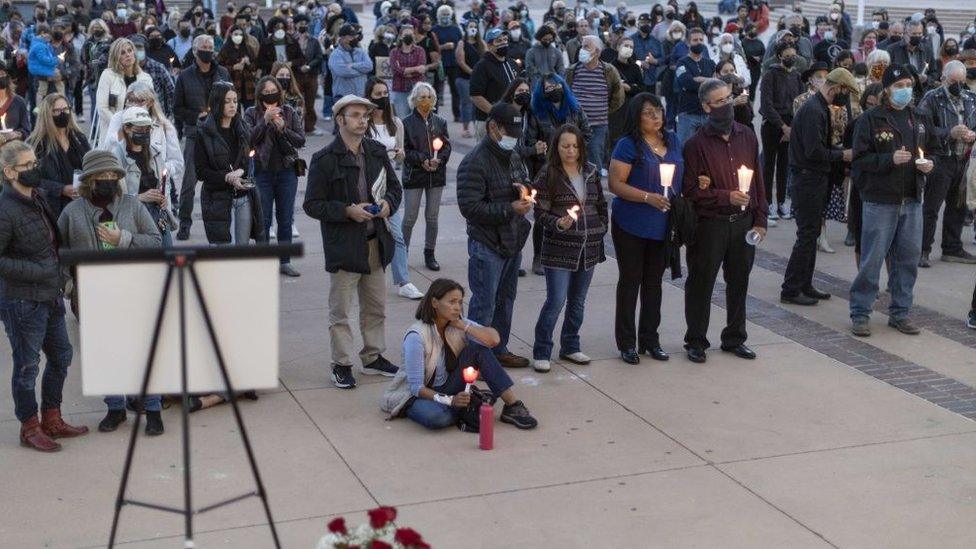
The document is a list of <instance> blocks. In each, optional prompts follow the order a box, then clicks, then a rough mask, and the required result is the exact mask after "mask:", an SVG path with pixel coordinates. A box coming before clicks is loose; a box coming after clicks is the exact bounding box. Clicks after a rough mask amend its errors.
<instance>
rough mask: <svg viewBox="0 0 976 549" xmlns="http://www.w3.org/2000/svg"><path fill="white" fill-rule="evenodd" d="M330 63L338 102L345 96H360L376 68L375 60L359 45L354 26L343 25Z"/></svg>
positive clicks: (334, 96)
mask: <svg viewBox="0 0 976 549" xmlns="http://www.w3.org/2000/svg"><path fill="white" fill-rule="evenodd" d="M374 44H375V42H374ZM370 48H371V49H372V46H370ZM376 53H382V52H376ZM328 63H329V73H331V74H332V97H333V98H335V99H336V100H338V99H339V98H341V97H342V96H345V95H358V94H359V93H360V92H361V90H362V89H363V87H364V86H365V85H366V79H367V78H369V75H370V74H371V73H372V72H373V67H374V65H373V60H372V59H370V56H369V55H367V54H366V52H365V51H364V50H363V48H362V47H361V46H360V45H359V39H358V33H357V32H356V28H355V27H353V26H352V25H343V26H342V28H340V29H339V40H338V42H337V47H336V48H335V50H333V51H332V53H331V54H329V62H328Z"/></svg>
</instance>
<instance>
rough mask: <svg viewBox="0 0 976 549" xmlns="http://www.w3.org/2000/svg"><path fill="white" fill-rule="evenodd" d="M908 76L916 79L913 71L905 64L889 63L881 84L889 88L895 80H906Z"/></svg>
mask: <svg viewBox="0 0 976 549" xmlns="http://www.w3.org/2000/svg"><path fill="white" fill-rule="evenodd" d="M906 78H907V79H910V80H914V78H912V73H911V72H910V71H909V70H908V69H907V68H905V66H904V65H888V68H887V69H885V71H884V75H883V76H882V77H881V85H882V86H884V87H886V88H887V87H890V86H891V85H892V84H894V83H895V82H898V81H899V80H905V79H906Z"/></svg>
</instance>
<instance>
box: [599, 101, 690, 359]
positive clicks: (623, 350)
mask: <svg viewBox="0 0 976 549" xmlns="http://www.w3.org/2000/svg"><path fill="white" fill-rule="evenodd" d="M661 164H674V165H675V170H674V177H672V179H671V185H672V187H671V189H670V191H669V192H667V193H666V192H665V189H664V188H663V187H662V186H661V172H660V166H661ZM682 168H683V160H682V157H681V148H680V147H679V146H678V140H677V138H676V137H675V135H674V134H673V133H672V132H669V131H667V130H665V129H664V107H663V105H662V104H661V100H660V99H658V98H657V96H655V95H652V94H650V93H640V94H637V95H635V96H634V97H633V98H632V99H631V100H630V102H628V103H627V118H626V121H625V122H624V128H623V137H621V138H620V140H619V141H617V145H616V147H614V150H613V156H612V159H611V161H610V181H609V187H610V192H612V193H613V194H614V195H616V198H614V199H613V217H612V220H611V224H610V236H611V237H612V238H613V245H614V248H615V249H616V254H617V266H618V269H619V271H620V274H619V279H618V280H617V312H616V319H615V322H614V335H615V337H616V340H617V349H618V350H619V351H620V357H621V358H622V359H623V360H624V362H627V363H628V364H638V363H640V355H641V354H643V353H647V354H649V355H650V356H651V358H653V359H655V360H668V358H669V357H668V354H667V353H666V352H664V349H662V348H661V342H660V339H659V337H658V333H657V329H658V326H659V325H660V324H661V278H662V276H663V275H664V269H665V267H666V266H667V265H668V257H667V253H666V245H665V240H666V238H667V237H666V235H667V228H668V217H669V214H668V210H669V209H670V205H671V203H670V201H669V200H668V198H669V197H674V196H678V195H680V194H681V176H682ZM638 295H639V296H640V302H641V306H640V323H639V328H638V329H637V330H635V328H634V313H635V309H636V306H637V297H638Z"/></svg>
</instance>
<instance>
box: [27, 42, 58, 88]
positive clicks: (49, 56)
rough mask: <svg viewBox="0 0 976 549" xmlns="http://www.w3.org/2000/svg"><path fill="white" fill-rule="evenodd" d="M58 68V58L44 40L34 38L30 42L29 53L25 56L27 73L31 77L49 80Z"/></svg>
mask: <svg viewBox="0 0 976 549" xmlns="http://www.w3.org/2000/svg"><path fill="white" fill-rule="evenodd" d="M57 68H58V56H57V55H54V48H53V47H52V46H51V44H49V43H48V42H47V41H46V40H44V39H43V38H41V37H39V36H35V37H34V39H33V40H31V46H30V53H28V54H27V72H29V73H30V74H31V75H33V76H42V77H45V78H50V77H52V76H54V71H55V70H56V69H57Z"/></svg>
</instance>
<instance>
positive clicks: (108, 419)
mask: <svg viewBox="0 0 976 549" xmlns="http://www.w3.org/2000/svg"><path fill="white" fill-rule="evenodd" d="M124 422H125V410H109V411H108V413H107V414H105V419H103V420H102V421H101V423H99V424H98V430H99V431H101V432H103V433H111V432H112V431H114V430H116V429H118V428H119V425H122V424H123V423H124Z"/></svg>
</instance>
